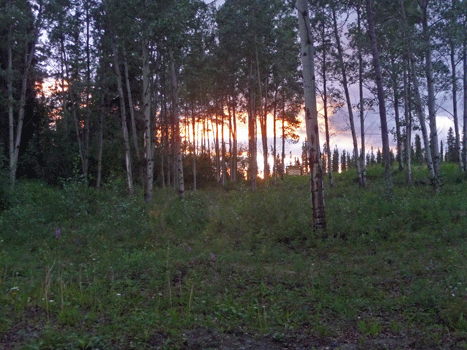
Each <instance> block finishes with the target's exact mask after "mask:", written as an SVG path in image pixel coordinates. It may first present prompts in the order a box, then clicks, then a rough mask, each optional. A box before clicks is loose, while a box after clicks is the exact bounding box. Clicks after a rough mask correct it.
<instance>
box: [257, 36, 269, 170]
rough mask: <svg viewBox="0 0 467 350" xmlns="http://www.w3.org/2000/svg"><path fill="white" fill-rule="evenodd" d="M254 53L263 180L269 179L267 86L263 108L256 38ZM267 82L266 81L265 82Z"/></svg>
mask: <svg viewBox="0 0 467 350" xmlns="http://www.w3.org/2000/svg"><path fill="white" fill-rule="evenodd" d="M255 53H256V72H257V75H258V91H259V98H258V101H259V125H260V129H261V141H262V145H263V176H264V179H267V178H268V177H269V163H268V134H267V133H268V128H267V121H268V119H267V96H268V91H267V85H266V91H265V93H264V106H263V102H262V100H263V93H262V89H261V76H260V72H259V59H258V48H257V46H256V37H255ZM266 81H267V80H266Z"/></svg>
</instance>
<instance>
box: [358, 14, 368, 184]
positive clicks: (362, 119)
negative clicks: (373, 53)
mask: <svg viewBox="0 0 467 350" xmlns="http://www.w3.org/2000/svg"><path fill="white" fill-rule="evenodd" d="M361 22H362V19H361V8H360V5H359V6H358V7H357V26H358V33H359V34H360V35H361V33H362V23H361ZM357 50H358V92H359V98H360V102H359V105H358V107H359V112H360V139H361V140H360V141H361V150H360V162H361V165H362V176H363V183H364V186H366V164H365V104H364V101H363V57H362V48H361V45H358V49H357Z"/></svg>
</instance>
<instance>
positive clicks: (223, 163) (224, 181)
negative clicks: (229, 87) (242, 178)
mask: <svg viewBox="0 0 467 350" xmlns="http://www.w3.org/2000/svg"><path fill="white" fill-rule="evenodd" d="M221 113H222V117H221V162H222V166H221V169H222V179H221V184H222V186H224V185H225V183H226V181H227V168H226V165H225V140H224V102H222V108H221Z"/></svg>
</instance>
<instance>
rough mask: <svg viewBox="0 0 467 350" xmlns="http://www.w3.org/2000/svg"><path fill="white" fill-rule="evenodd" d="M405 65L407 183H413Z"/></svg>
mask: <svg viewBox="0 0 467 350" xmlns="http://www.w3.org/2000/svg"><path fill="white" fill-rule="evenodd" d="M407 69H408V67H407V68H406V67H404V115H405V159H406V162H407V183H408V184H411V183H412V116H411V115H410V97H409V81H408V78H407Z"/></svg>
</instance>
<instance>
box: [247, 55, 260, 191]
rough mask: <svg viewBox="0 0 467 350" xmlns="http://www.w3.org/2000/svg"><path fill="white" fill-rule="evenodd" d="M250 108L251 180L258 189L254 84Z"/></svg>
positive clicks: (249, 148) (250, 89) (250, 88)
mask: <svg viewBox="0 0 467 350" xmlns="http://www.w3.org/2000/svg"><path fill="white" fill-rule="evenodd" d="M252 70H253V68H252V66H251V64H250V75H249V81H250V85H251V82H252V80H253V79H252ZM248 95H249V106H248V107H249V108H248V156H249V158H250V161H249V169H248V171H249V175H250V176H249V180H250V181H251V188H252V190H255V189H256V177H257V176H258V164H257V161H256V106H255V105H254V101H255V96H254V92H253V88H252V86H250V87H249V93H248Z"/></svg>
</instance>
